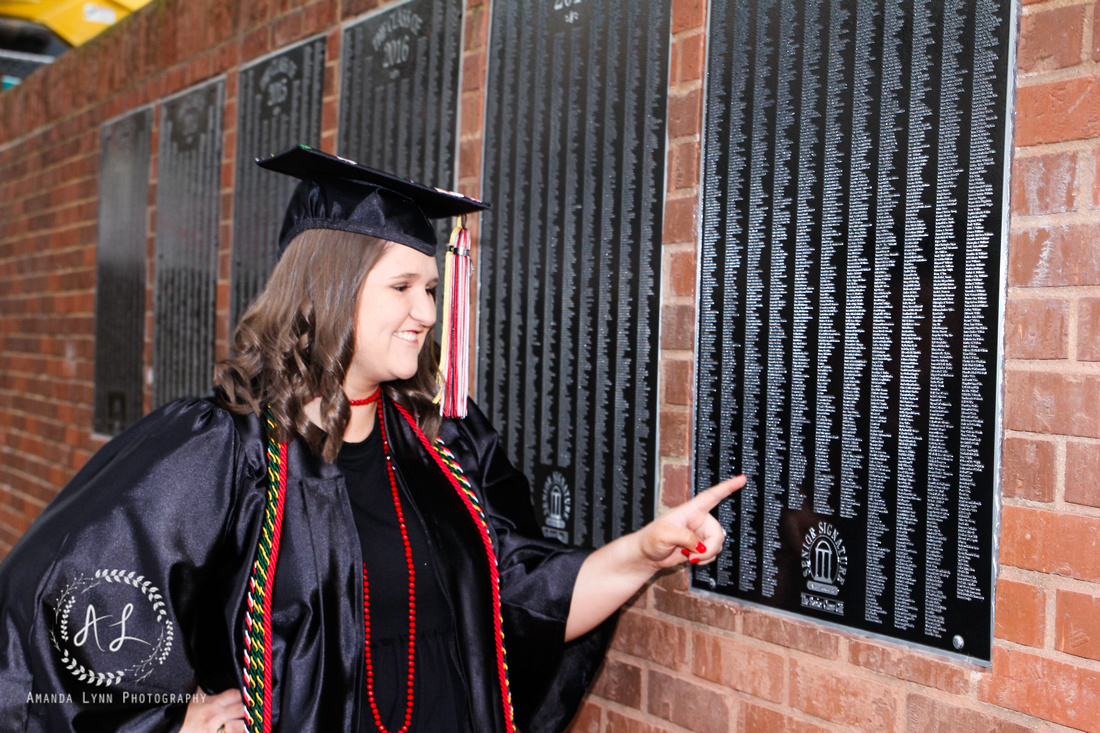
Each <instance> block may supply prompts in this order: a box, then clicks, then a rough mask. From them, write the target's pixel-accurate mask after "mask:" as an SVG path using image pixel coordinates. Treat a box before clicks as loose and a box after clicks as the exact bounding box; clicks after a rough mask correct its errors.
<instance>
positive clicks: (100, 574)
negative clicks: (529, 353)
mask: <svg viewBox="0 0 1100 733" xmlns="http://www.w3.org/2000/svg"><path fill="white" fill-rule="evenodd" d="M381 409H382V410H383V411H384V415H385V425H386V428H387V438H388V439H389V441H390V445H391V449H392V451H393V454H394V468H395V473H396V477H397V482H398V485H399V488H400V491H401V496H402V501H404V500H405V499H406V498H407V499H408V502H409V503H408V509H407V510H406V513H407V514H409V515H410V516H415V517H417V518H418V521H419V522H420V523H421V526H422V527H423V528H424V531H425V533H426V537H427V539H428V542H429V543H430V544H431V546H432V547H433V548H434V550H435V552H434V555H433V557H434V559H435V560H436V562H438V564H439V570H440V572H439V580H440V585H441V588H442V592H443V594H444V595H445V597H446V599H447V602H448V604H449V608H450V610H451V611H452V613H453V622H454V629H455V645H456V647H457V649H458V652H459V660H458V663H459V665H460V672H461V675H462V680H463V682H464V684H465V686H466V693H467V699H466V703H467V706H468V712H469V718H470V719H471V720H472V721H473V726H474V729H475V730H477V731H478V733H507V731H508V730H510V723H509V720H510V719H511V717H512V714H511V711H512V710H514V720H515V726H516V727H517V728H518V729H519V730H522V731H523V733H544V732H546V733H549V732H550V731H560V730H562V729H563V728H564V727H565V726H566V725H567V724H568V722H569V720H570V719H571V718H572V716H573V714H574V713H575V712H576V709H577V707H578V706H579V704H580V700H581V698H582V696H583V694H584V691H585V689H586V687H587V685H588V684H589V683H590V681H591V680H592V678H593V677H594V675H595V672H596V670H597V667H598V665H599V663H600V661H601V660H602V657H603V653H604V650H605V649H606V645H607V641H608V640H609V637H610V633H611V631H612V622H610V621H609V622H608V623H605V624H603V625H602V626H601V627H599V628H598V629H596V630H594V631H592V632H590V633H589V634H586V635H585V636H583V637H581V638H579V639H576V640H574V641H572V642H569V643H564V629H565V622H566V618H567V617H568V614H569V606H570V602H571V597H572V589H573V584H574V582H575V579H576V575H577V572H578V571H579V569H580V565H581V563H582V562H583V561H584V559H585V557H587V554H588V552H587V551H585V550H580V549H575V548H568V547H565V546H564V545H561V544H560V543H557V542H554V541H551V540H547V539H544V538H542V537H541V536H540V531H539V528H538V525H537V523H536V521H535V518H534V511H533V508H532V506H531V500H530V488H529V485H528V484H527V481H526V479H525V478H524V477H523V476H522V474H520V473H519V472H517V471H516V470H515V469H514V468H513V467H512V465H511V463H510V462H509V461H508V459H507V457H506V456H505V454H504V452H503V450H501V448H500V446H499V441H498V438H497V434H496V432H495V431H494V430H493V429H492V427H491V426H490V425H489V424H488V422H487V421H486V419H485V417H484V416H483V415H482V414H481V412H480V411H479V410H478V409H477V406H476V405H475V404H474V403H472V402H471V403H470V404H469V415H468V416H467V417H466V418H465V419H462V420H445V421H444V423H443V425H442V427H441V429H440V437H441V439H442V440H443V441H444V442H445V443H446V445H447V446H448V447H449V448H450V450H451V451H452V452H453V453H454V455H455V457H456V459H457V461H458V462H459V464H461V466H462V468H463V469H464V471H465V474H466V477H467V478H468V479H469V482H470V484H471V488H470V491H471V494H472V495H474V496H476V498H477V500H478V502H479V503H480V505H481V508H482V511H483V513H484V517H485V521H486V522H487V529H484V530H479V528H478V527H477V526H476V522H475V521H473V520H472V519H471V515H470V513H469V512H468V511H467V508H468V506H467V505H465V504H464V502H466V501H467V500H468V499H464V498H463V497H462V496H459V495H458V494H457V492H456V491H455V489H454V486H453V484H451V483H449V482H448V480H447V478H446V476H445V474H444V472H443V471H442V470H441V469H440V467H439V465H438V463H437V462H436V460H435V458H434V457H433V455H432V454H430V453H429V451H427V450H426V449H425V448H424V446H423V444H422V443H421V441H420V440H419V438H418V437H417V435H416V434H415V431H414V430H413V429H412V427H411V426H410V425H409V424H407V423H406V421H405V420H404V419H403V418H402V417H401V415H400V414H399V413H398V410H397V408H396V406H395V405H393V403H392V402H390V400H389V399H388V398H385V399H383V404H382V405H381ZM287 450H288V452H287V484H286V491H285V506H284V514H283V523H282V531H281V545H280V551H279V559H278V564H277V567H276V571H275V574H274V592H273V594H272V596H271V598H270V605H271V626H272V643H271V667H270V670H271V678H272V681H271V685H272V687H271V689H272V706H271V711H272V719H273V725H272V730H276V731H278V730H282V731H287V732H288V733H289V732H291V731H293V732H294V733H299V732H302V733H305V732H307V731H356V730H360V729H361V727H362V726H361V721H362V719H363V717H364V716H370V710H369V706H368V705H367V701H366V695H365V691H364V688H365V676H366V675H365V670H364V644H363V623H364V621H363V608H362V603H363V596H362V592H363V589H362V573H363V566H362V559H363V555H362V552H361V550H360V546H359V545H360V542H359V537H358V532H357V531H356V528H355V522H354V519H353V517H352V510H351V506H350V504H349V501H348V497H347V489H346V484H345V479H344V476H343V474H342V472H341V471H340V469H339V468H338V467H337V466H336V465H334V464H328V463H325V462H324V461H322V460H321V458H320V457H319V456H317V455H315V454H313V453H312V452H311V451H310V450H309V449H308V447H307V446H306V445H305V444H304V443H303V442H302V441H301V440H295V441H293V442H292V443H290V444H289V445H288V446H287ZM267 485H268V472H267V466H266V460H265V455H264V430H263V428H262V426H261V423H260V420H259V418H258V417H257V416H255V415H248V416H235V415H232V414H230V413H229V412H227V411H226V410H224V409H223V408H221V407H220V406H219V405H218V404H217V403H216V401H215V400H213V398H210V397H208V398H203V399H184V400H178V401H176V402H172V403H169V404H167V405H165V406H163V407H161V408H158V409H157V410H155V411H153V412H152V413H151V414H150V415H148V416H146V417H145V418H143V419H142V420H141V421H140V422H139V423H137V424H136V425H134V426H133V427H131V428H129V429H127V430H126V431H125V432H124V433H122V434H121V435H119V436H118V437H117V438H115V439H113V440H112V441H110V442H109V443H107V444H106V445H105V446H104V447H103V448H101V449H100V450H99V451H98V452H97V453H96V454H95V455H94V456H93V457H92V458H91V459H90V460H89V461H88V463H87V464H86V465H85V466H84V467H83V468H82V469H81V470H80V471H79V472H78V473H77V475H76V476H75V477H74V478H73V479H72V481H70V482H69V484H68V485H67V486H66V487H65V488H64V489H63V490H62V491H61V493H60V494H59V495H58V496H57V498H56V499H55V500H54V501H52V502H51V503H50V505H49V506H47V507H46V509H45V510H44V511H43V513H42V515H41V516H40V517H39V518H38V519H37V520H36V521H35V522H34V524H33V525H32V526H31V528H30V529H29V530H28V531H27V532H26V533H25V535H24V536H23V538H22V539H21V540H20V541H19V542H18V543H17V544H16V545H15V547H14V548H13V549H12V551H11V552H10V553H9V554H8V557H7V558H6V559H5V560H4V562H3V564H0V730H2V731H5V733H6V732H8V731H12V732H13V733H14V732H17V731H35V732H36V733H37V732H39V731H48V732H51V733H52V732H53V731H62V730H76V731H84V730H88V731H103V730H112V731H120V732H121V731H173V730H178V729H179V727H180V725H181V724H182V722H183V716H184V713H185V710H186V705H187V702H188V698H187V695H188V694H189V693H191V692H192V691H194V690H195V689H196V686H198V687H200V688H201V689H202V690H205V691H207V692H220V691H222V690H225V689H227V688H231V687H232V688H241V687H242V674H243V663H242V660H243V658H244V651H245V648H246V643H247V638H246V635H245V633H244V630H245V625H246V616H247V609H246V595H247V590H248V584H249V579H250V575H251V571H252V566H253V560H254V558H256V557H257V547H258V543H259V541H260V537H261V526H262V523H263V516H264V507H265V504H266V500H267ZM479 532H481V533H480V534H479ZM483 540H487V541H488V542H489V543H490V544H489V548H488V549H486V548H485V547H484V546H483ZM491 557H495V563H493V564H491V563H490V562H489V559H490V558H491ZM498 608H499V616H498V615H497V610H496V609H498ZM494 619H495V620H494ZM501 632H503V637H504V640H503V647H502V645H501ZM501 648H505V649H506V650H507V655H506V659H505V660H504V661H505V662H506V663H505V664H502V663H501V662H502V660H501V658H500V654H499V651H500V649H501ZM505 672H506V676H505ZM505 680H507V683H508V687H507V688H505V687H504V681H505Z"/></svg>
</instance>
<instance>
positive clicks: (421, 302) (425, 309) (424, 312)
mask: <svg viewBox="0 0 1100 733" xmlns="http://www.w3.org/2000/svg"><path fill="white" fill-rule="evenodd" d="M412 317H413V318H415V319H416V320H417V321H418V322H420V323H423V324H424V325H425V326H427V327H431V326H432V325H433V324H434V323H435V298H434V297H432V295H431V293H429V292H428V291H427V290H422V291H421V295H420V296H418V297H417V298H416V303H415V304H414V305H413V311H412Z"/></svg>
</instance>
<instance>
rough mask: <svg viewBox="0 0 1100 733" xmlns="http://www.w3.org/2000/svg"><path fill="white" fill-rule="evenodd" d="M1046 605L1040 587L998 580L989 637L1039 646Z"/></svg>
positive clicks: (1044, 592) (1042, 633)
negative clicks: (993, 620)
mask: <svg viewBox="0 0 1100 733" xmlns="http://www.w3.org/2000/svg"><path fill="white" fill-rule="evenodd" d="M1046 603H1047V601H1046V591H1044V590H1043V589H1042V588H1037V587H1036V586H1034V585H1029V584H1028V583H1020V582H1018V581H1015V580H1009V579H1007V578H998V579H997V604H996V607H995V611H996V623H995V624H994V627H993V636H994V637H995V638H997V639H1004V640H1005V641H1014V642H1016V643H1017V644H1024V645H1025V646H1034V647H1041V646H1043V637H1044V636H1045V634H1046Z"/></svg>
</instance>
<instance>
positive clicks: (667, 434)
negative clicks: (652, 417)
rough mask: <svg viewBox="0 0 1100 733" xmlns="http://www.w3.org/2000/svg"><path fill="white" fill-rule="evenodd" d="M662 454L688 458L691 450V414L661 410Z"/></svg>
mask: <svg viewBox="0 0 1100 733" xmlns="http://www.w3.org/2000/svg"><path fill="white" fill-rule="evenodd" d="M660 429H661V455H662V456H667V457H670V458H686V457H687V455H688V453H689V452H690V451H691V414H690V413H688V412H686V411H680V410H673V409H671V408H670V409H666V410H661V425H660Z"/></svg>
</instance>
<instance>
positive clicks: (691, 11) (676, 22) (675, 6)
mask: <svg viewBox="0 0 1100 733" xmlns="http://www.w3.org/2000/svg"><path fill="white" fill-rule="evenodd" d="M706 5H707V4H706V2H705V1H704V0H672V32H673V33H679V32H680V31H685V30H690V29H692V28H703V27H704V26H705V24H706V21H707V8H706Z"/></svg>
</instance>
